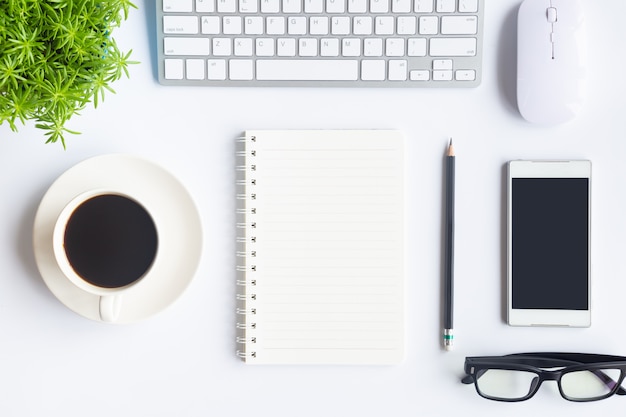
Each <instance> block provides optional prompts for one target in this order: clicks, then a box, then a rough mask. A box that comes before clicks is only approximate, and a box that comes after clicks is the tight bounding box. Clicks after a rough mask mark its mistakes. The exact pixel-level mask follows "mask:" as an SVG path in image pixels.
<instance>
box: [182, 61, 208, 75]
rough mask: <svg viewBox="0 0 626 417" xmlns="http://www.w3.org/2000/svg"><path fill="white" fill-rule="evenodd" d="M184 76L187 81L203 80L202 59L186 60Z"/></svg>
mask: <svg viewBox="0 0 626 417" xmlns="http://www.w3.org/2000/svg"><path fill="white" fill-rule="evenodd" d="M185 75H186V76H187V79H188V80H204V59H188V60H187V61H186V68H185Z"/></svg>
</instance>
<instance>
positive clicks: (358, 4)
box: [348, 0, 367, 13]
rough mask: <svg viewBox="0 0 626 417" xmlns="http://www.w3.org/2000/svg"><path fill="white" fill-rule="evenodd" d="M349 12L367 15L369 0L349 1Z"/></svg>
mask: <svg viewBox="0 0 626 417" xmlns="http://www.w3.org/2000/svg"><path fill="white" fill-rule="evenodd" d="M348 12H350V13H366V12H367V0H348Z"/></svg>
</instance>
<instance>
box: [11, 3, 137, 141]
mask: <svg viewBox="0 0 626 417" xmlns="http://www.w3.org/2000/svg"><path fill="white" fill-rule="evenodd" d="M131 7H132V8H136V6H135V5H134V4H132V3H131V2H130V1H129V0H2V1H0V125H1V124H3V123H4V122H7V123H8V124H9V126H10V128H11V130H13V131H17V124H18V121H19V122H20V123H21V124H22V125H24V124H25V123H26V121H27V120H34V121H35V126H36V127H37V128H39V129H42V130H43V131H44V132H45V136H46V137H47V141H46V143H49V142H57V141H61V143H62V144H63V147H64V148H65V137H64V134H66V133H78V132H74V131H71V130H69V129H68V128H66V127H65V124H66V122H67V121H68V120H70V118H71V117H72V116H73V115H75V114H78V112H79V111H80V110H82V109H84V108H85V106H86V105H87V104H88V103H90V102H93V105H94V107H97V106H98V103H99V102H100V101H102V99H103V98H104V93H105V91H107V90H108V91H110V92H113V93H114V92H115V91H114V90H113V89H112V88H111V86H110V84H111V83H112V82H114V81H116V80H118V79H120V78H121V77H122V75H126V76H127V77H128V69H127V66H128V64H131V63H132V62H131V61H130V60H129V56H130V53H131V51H129V52H126V53H124V52H121V51H120V50H119V49H118V47H117V45H116V43H115V40H114V39H113V38H112V37H111V34H112V31H113V29H114V28H116V27H118V26H119V25H120V23H121V22H122V21H123V20H126V19H127V17H128V12H129V9H130V8H131Z"/></svg>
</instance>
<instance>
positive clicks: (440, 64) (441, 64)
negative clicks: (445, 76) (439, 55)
mask: <svg viewBox="0 0 626 417" xmlns="http://www.w3.org/2000/svg"><path fill="white" fill-rule="evenodd" d="M433 69H434V70H451V69H452V60H451V59H435V60H434V61H433Z"/></svg>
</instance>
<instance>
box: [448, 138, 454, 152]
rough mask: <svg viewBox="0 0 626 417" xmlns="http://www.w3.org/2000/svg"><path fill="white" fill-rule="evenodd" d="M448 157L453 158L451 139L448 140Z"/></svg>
mask: <svg viewBox="0 0 626 417" xmlns="http://www.w3.org/2000/svg"><path fill="white" fill-rule="evenodd" d="M448 156H454V146H452V138H450V142H449V143H448Z"/></svg>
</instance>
